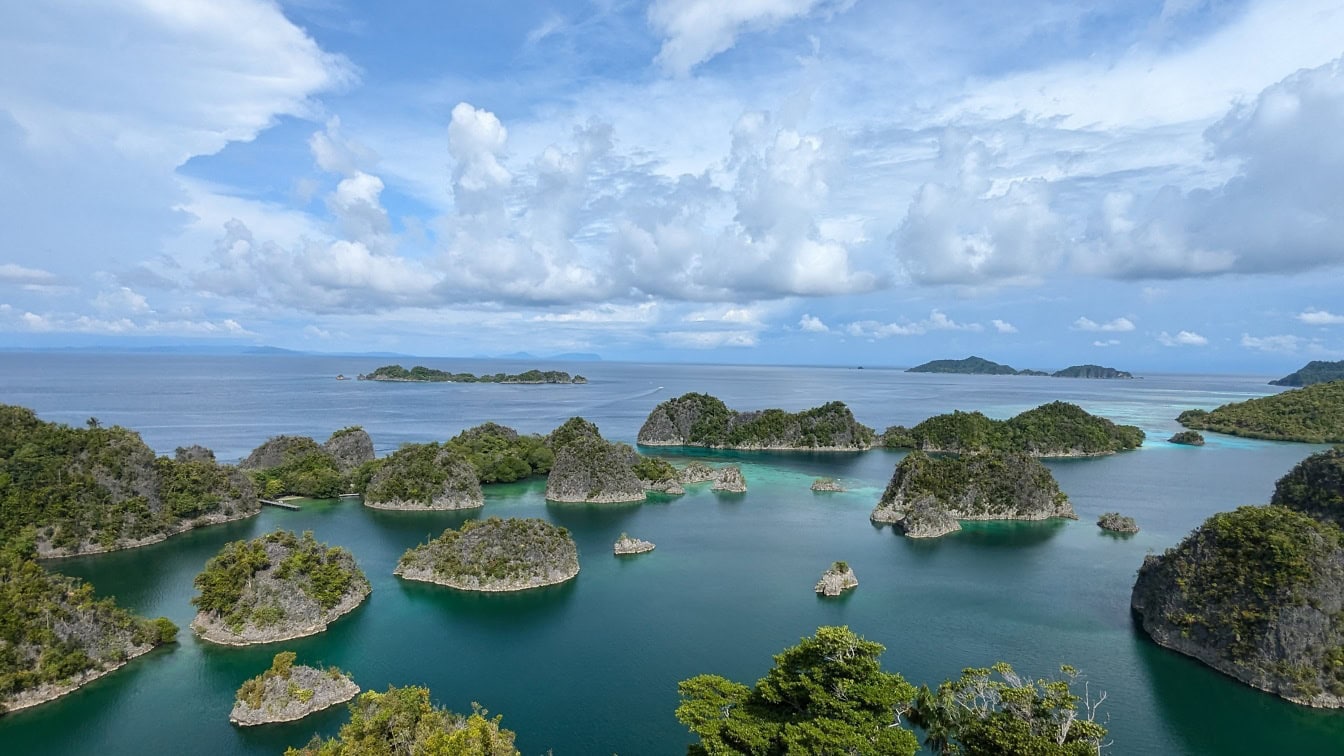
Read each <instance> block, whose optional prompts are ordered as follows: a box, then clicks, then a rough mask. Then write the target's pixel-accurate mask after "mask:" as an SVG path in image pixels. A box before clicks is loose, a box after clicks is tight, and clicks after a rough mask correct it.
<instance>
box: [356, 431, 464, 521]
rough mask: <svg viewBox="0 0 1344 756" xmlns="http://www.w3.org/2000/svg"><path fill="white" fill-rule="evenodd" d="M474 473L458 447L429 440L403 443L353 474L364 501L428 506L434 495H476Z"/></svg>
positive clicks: (454, 498)
mask: <svg viewBox="0 0 1344 756" xmlns="http://www.w3.org/2000/svg"><path fill="white" fill-rule="evenodd" d="M477 474H478V472H477V468H475V467H473V466H472V465H471V463H470V462H468V461H467V458H466V457H464V456H463V455H462V453H461V451H460V450H459V448H455V447H450V446H446V445H443V444H439V443H429V444H404V445H403V446H402V447H401V448H400V449H398V450H396V451H395V452H393V453H392V454H390V455H388V456H387V457H385V458H383V459H380V460H375V461H373V462H369V463H366V464H365V465H364V466H362V467H361V468H360V469H359V470H358V471H356V473H355V476H354V477H355V485H356V487H362V488H363V491H362V493H363V494H364V500H365V501H368V502H392V501H401V502H415V503H419V504H424V505H425V506H430V505H431V504H432V503H433V502H434V501H435V500H436V499H450V500H464V501H465V500H473V501H474V500H475V499H478V498H479V497H480V495H481V493H480V484H479V483H478V482H477V479H476V478H477ZM366 475H367V476H368V477H367V478H366V477H365V476H366ZM363 481H367V482H363Z"/></svg>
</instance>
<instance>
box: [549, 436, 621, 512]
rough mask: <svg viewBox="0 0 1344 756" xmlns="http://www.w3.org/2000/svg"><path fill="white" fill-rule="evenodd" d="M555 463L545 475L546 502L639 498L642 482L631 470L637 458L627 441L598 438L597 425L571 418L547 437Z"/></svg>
mask: <svg viewBox="0 0 1344 756" xmlns="http://www.w3.org/2000/svg"><path fill="white" fill-rule="evenodd" d="M547 443H548V445H549V446H550V447H551V449H552V450H553V451H554V452H555V462H554V463H553V464H552V465H551V472H550V474H549V475H548V476H547V477H546V499H547V500H548V501H566V502H588V503H593V504H609V503H614V502H623V501H643V500H644V484H643V483H641V482H640V479H639V477H638V476H637V475H635V472H634V465H635V464H636V463H637V462H638V461H639V457H638V455H636V454H635V450H634V449H632V448H630V446H629V445H628V444H621V443H615V442H611V441H607V440H606V439H604V438H602V434H601V433H600V432H599V431H598V429H597V426H596V425H593V424H592V423H590V422H588V421H586V420H584V419H583V418H580V417H575V418H571V419H570V420H568V421H566V422H565V424H564V425H561V426H560V427H559V428H557V429H555V430H554V431H553V432H552V433H551V435H550V436H548V437H547Z"/></svg>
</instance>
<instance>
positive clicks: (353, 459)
mask: <svg viewBox="0 0 1344 756" xmlns="http://www.w3.org/2000/svg"><path fill="white" fill-rule="evenodd" d="M322 451H324V452H326V453H327V456H329V457H331V458H332V460H334V461H335V462H336V467H337V468H339V469H340V471H341V472H343V473H348V472H350V471H351V470H354V469H355V468H356V467H359V466H360V465H362V464H364V463H365V462H370V461H372V460H373V439H371V438H369V434H368V432H367V431H365V430H364V429H363V428H360V427H359V426H353V425H352V426H350V427H349V428H342V429H340V430H338V431H336V432H335V433H333V434H331V438H328V439H327V441H326V443H324V444H322Z"/></svg>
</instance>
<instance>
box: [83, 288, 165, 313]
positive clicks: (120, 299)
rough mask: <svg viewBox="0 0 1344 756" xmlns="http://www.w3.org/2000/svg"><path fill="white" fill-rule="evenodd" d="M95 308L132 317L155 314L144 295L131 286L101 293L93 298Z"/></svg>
mask: <svg viewBox="0 0 1344 756" xmlns="http://www.w3.org/2000/svg"><path fill="white" fill-rule="evenodd" d="M93 306H94V307H97V308H98V309H99V310H102V311H104V312H112V313H124V314H130V315H139V314H144V313H152V312H154V310H153V309H152V308H150V306H149V302H148V300H146V299H145V297H144V295H143V294H140V293H139V292H137V291H135V290H133V289H131V288H130V287H129V286H119V287H117V288H115V289H110V290H107V291H102V292H99V293H98V296H96V297H94V298H93Z"/></svg>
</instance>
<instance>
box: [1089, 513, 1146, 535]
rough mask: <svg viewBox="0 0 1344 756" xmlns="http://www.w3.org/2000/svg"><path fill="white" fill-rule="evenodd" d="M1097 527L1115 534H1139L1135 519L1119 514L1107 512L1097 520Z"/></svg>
mask: <svg viewBox="0 0 1344 756" xmlns="http://www.w3.org/2000/svg"><path fill="white" fill-rule="evenodd" d="M1097 527H1099V528H1101V529H1102V530H1110V531H1112V532H1115V533H1137V532H1139V525H1138V523H1136V522H1134V518H1133V517H1126V516H1124V515H1122V514H1120V513H1119V512H1107V513H1105V514H1103V515H1102V516H1101V517H1099V518H1097Z"/></svg>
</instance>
